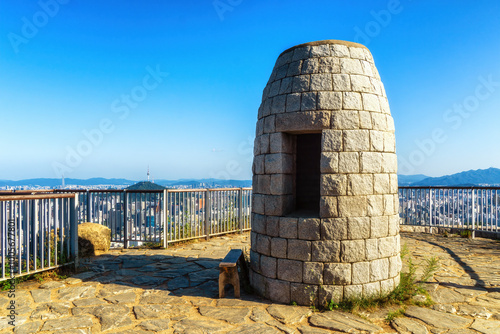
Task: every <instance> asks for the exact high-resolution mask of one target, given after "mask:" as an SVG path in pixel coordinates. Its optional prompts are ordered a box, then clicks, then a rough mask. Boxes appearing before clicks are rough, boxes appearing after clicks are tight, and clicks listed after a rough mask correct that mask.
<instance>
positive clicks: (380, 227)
mask: <svg viewBox="0 0 500 334" xmlns="http://www.w3.org/2000/svg"><path fill="white" fill-rule="evenodd" d="M388 234H389V218H388V217H387V216H379V217H372V218H371V232H370V235H371V237H372V238H383V237H387V235H388Z"/></svg>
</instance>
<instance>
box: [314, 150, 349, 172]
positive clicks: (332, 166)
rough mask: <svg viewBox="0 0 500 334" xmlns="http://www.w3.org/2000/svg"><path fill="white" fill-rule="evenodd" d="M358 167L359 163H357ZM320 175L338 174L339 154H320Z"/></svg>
mask: <svg viewBox="0 0 500 334" xmlns="http://www.w3.org/2000/svg"><path fill="white" fill-rule="evenodd" d="M358 165H359V163H358ZM320 168H321V173H324V174H327V173H338V172H339V153H337V152H322V153H321V160H320Z"/></svg>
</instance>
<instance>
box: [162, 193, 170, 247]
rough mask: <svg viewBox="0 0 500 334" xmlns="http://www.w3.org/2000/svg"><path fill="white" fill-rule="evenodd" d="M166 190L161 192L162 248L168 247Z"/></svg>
mask: <svg viewBox="0 0 500 334" xmlns="http://www.w3.org/2000/svg"><path fill="white" fill-rule="evenodd" d="M167 201H168V189H164V190H163V248H167V247H168V208H169V206H168V203H167Z"/></svg>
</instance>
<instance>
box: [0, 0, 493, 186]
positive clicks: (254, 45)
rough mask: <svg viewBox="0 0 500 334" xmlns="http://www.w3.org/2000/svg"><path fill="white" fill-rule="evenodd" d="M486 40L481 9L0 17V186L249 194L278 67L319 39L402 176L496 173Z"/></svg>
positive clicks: (359, 5) (232, 1) (55, 6)
mask: <svg viewBox="0 0 500 334" xmlns="http://www.w3.org/2000/svg"><path fill="white" fill-rule="evenodd" d="M499 31H500V2H498V1H493V0H492V1H457V0H455V1H439V2H436V1H410V0H400V1H397V0H390V1H331V0H329V1H311V2H303V1H293V0H292V1H286V2H285V1H273V0H267V1H257V0H254V1H250V0H217V1H194V0H191V1H190V0H187V1H182V2H181V1H177V2H174V1H151V0H149V1H148V0H145V1H140V2H139V1H130V0H129V1H124V0H121V1H118V0H116V1H94V0H89V1H71V0H59V1H57V0H42V1H39V2H37V1H27V0H20V1H2V2H0V179H13V180H17V179H23V178H35V177H60V173H62V172H64V174H65V177H73V178H90V177H97V176H102V177H116V178H121V177H123V178H129V179H136V180H140V179H144V178H145V174H146V169H147V166H148V165H149V166H150V170H151V173H152V175H153V176H154V177H155V178H157V179H160V178H161V179H177V178H202V177H217V178H234V179H249V178H250V177H251V161H252V154H253V153H252V152H253V151H252V146H253V138H254V135H255V122H256V119H257V109H258V107H259V104H260V101H261V95H262V90H263V88H264V87H265V84H266V82H267V80H268V77H269V75H270V74H271V71H272V68H273V66H274V62H275V61H276V58H277V57H278V55H279V54H280V53H281V52H282V51H283V50H285V49H287V48H289V47H291V46H294V45H297V44H300V43H305V42H310V41H315V40H324V39H341V40H348V41H357V42H360V43H362V44H365V45H366V46H367V47H368V48H369V49H370V51H371V52H372V54H373V56H374V59H375V62H376V65H377V68H378V70H379V72H380V75H381V77H382V80H383V82H384V84H385V87H386V91H387V95H388V98H389V102H390V106H391V111H392V115H393V117H394V120H395V124H396V142H397V153H398V157H399V165H400V170H399V171H400V173H402V174H417V173H423V174H427V175H431V176H439V175H444V174H450V173H455V172H460V171H463V170H469V169H479V168H489V167H499V168H500V154H498V152H499V150H498V143H499V142H500V131H498V129H499V125H500V112H499V111H500V110H499V109H500V60H499V59H500V57H499V56H500V34H499V33H498V32H499ZM127 96H128V97H127Z"/></svg>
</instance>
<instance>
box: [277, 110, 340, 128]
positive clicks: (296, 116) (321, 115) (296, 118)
mask: <svg viewBox="0 0 500 334" xmlns="http://www.w3.org/2000/svg"><path fill="white" fill-rule="evenodd" d="M329 127H330V112H328V111H304V112H300V113H285V114H278V115H276V131H278V132H296V131H299V132H303V131H320V130H323V129H328V128H329Z"/></svg>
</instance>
